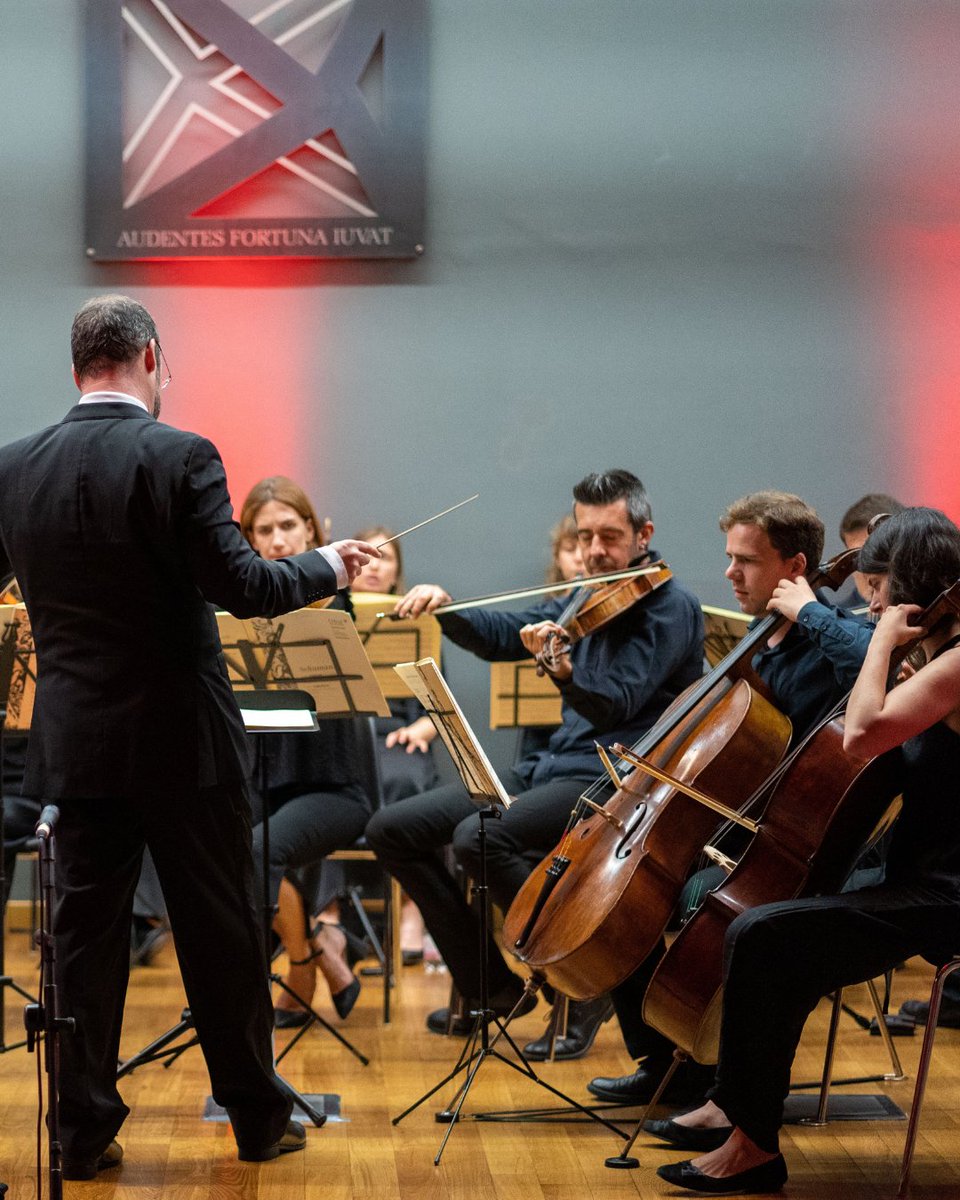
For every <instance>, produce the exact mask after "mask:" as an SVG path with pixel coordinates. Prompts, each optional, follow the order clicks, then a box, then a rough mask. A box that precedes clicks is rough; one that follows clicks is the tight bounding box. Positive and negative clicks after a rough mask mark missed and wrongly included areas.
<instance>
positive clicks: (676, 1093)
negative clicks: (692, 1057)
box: [587, 1059, 715, 1106]
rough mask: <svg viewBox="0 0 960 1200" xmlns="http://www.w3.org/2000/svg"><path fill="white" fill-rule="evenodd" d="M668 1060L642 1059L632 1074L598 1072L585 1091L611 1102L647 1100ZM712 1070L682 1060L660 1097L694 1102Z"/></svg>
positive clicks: (709, 1082)
mask: <svg viewBox="0 0 960 1200" xmlns="http://www.w3.org/2000/svg"><path fill="white" fill-rule="evenodd" d="M670 1062H671V1060H670V1059H667V1060H666V1061H663V1062H652V1063H651V1062H650V1060H649V1059H644V1060H643V1062H642V1063H641V1064H640V1066H639V1067H637V1069H636V1071H634V1073H633V1074H632V1075H621V1076H620V1077H619V1078H617V1079H607V1078H605V1077H604V1076H602V1075H601V1076H598V1077H597V1078H596V1079H591V1080H590V1082H589V1083H588V1084H587V1091H588V1092H590V1093H591V1094H592V1095H594V1096H596V1097H597V1099H598V1100H608V1101H610V1103H612V1104H625V1105H626V1104H649V1103H650V1101H651V1100H652V1099H653V1096H654V1093H655V1092H656V1090H657V1088H658V1087H659V1086H660V1081H661V1080H662V1079H663V1077H664V1075H666V1073H667V1071H668V1070H669V1067H670ZM714 1073H715V1072H714V1068H713V1067H704V1066H701V1065H700V1063H690V1062H685V1063H681V1065H680V1066H679V1067H678V1068H677V1070H676V1071H675V1072H674V1075H673V1078H672V1079H671V1080H670V1083H669V1084H668V1085H667V1089H666V1091H665V1092H664V1093H663V1095H662V1096H661V1097H660V1099H661V1100H662V1101H663V1103H664V1104H675V1105H681V1104H682V1105H686V1106H690V1105H696V1104H698V1103H700V1102H701V1101H702V1100H703V1098H704V1096H705V1095H706V1093H707V1089H708V1088H710V1087H711V1086H712V1085H713V1077H714Z"/></svg>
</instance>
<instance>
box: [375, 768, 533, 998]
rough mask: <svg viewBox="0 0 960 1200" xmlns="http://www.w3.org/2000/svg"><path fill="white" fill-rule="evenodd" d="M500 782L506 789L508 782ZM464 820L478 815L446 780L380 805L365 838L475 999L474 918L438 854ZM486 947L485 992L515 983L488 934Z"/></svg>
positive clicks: (463, 989) (459, 789)
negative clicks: (487, 981) (487, 982)
mask: <svg viewBox="0 0 960 1200" xmlns="http://www.w3.org/2000/svg"><path fill="white" fill-rule="evenodd" d="M504 783H505V784H506V786H507V787H508V788H509V787H510V783H509V782H508V780H504ZM468 820H473V821H476V822H478V823H479V821H480V814H479V812H478V810H477V808H476V806H475V805H474V804H473V803H472V802H471V801H470V799H469V798H468V796H467V794H466V792H465V791H464V789H463V787H462V786H461V785H460V784H452V785H449V786H446V787H440V788H434V789H432V790H431V791H429V792H423V793H422V794H421V795H419V796H410V797H408V798H407V799H406V800H399V801H398V802H397V803H396V804H391V805H390V806H389V807H387V808H382V809H381V810H380V811H379V812H378V813H375V814H374V816H373V817H372V818H371V820H370V823H369V824H368V825H367V832H366V837H367V842H368V843H369V845H370V847H371V849H372V850H373V851H374V852H375V853H376V855H377V858H378V860H379V861H380V863H381V864H382V865H383V866H384V867H385V868H386V870H388V871H389V872H390V874H391V875H392V876H393V877H394V878H395V879H396V880H397V881H398V882H399V883H400V885H401V887H402V888H403V889H404V891H405V892H406V893H407V895H408V896H410V898H411V899H412V900H413V902H414V904H416V906H417V907H418V908H419V909H420V912H421V913H422V914H423V919H424V921H425V922H426V926H427V928H428V929H429V930H430V933H431V936H432V937H433V939H434V941H435V942H436V944H437V948H438V950H439V951H440V954H441V955H442V956H443V960H444V962H445V963H446V964H447V966H448V968H449V969H450V973H451V975H452V976H453V979H454V982H455V983H456V985H457V987H458V988H459V989H460V991H461V993H462V994H463V995H464V996H467V997H469V998H471V999H476V998H477V996H478V995H479V992H480V963H479V960H478V944H479V940H480V922H479V920H478V918H477V915H476V913H475V912H474V911H473V910H472V909H471V908H470V906H469V905H468V904H467V902H466V900H465V899H464V897H463V893H462V892H461V890H460V888H459V887H458V885H457V882H456V880H455V879H454V878H453V876H452V875H451V874H450V872H449V871H448V870H447V868H446V866H445V865H444V863H443V860H442V857H441V850H442V848H443V847H444V846H446V845H448V844H449V842H450V840H451V839H452V837H453V833H454V830H455V829H456V828H457V826H458V825H459V824H460V823H461V822H462V821H468ZM492 824H494V822H492V821H488V822H487V825H488V827H489V826H490V825H492ZM487 949H488V956H489V962H490V992H491V995H496V993H497V992H499V991H502V990H504V989H509V988H512V987H515V986H516V976H515V975H514V974H513V973H512V972H511V971H510V970H509V968H508V967H507V965H506V963H505V962H504V961H503V959H502V957H501V955H500V951H499V950H498V948H497V946H496V943H495V942H494V940H493V938H492V937H491V938H490V940H489V943H488V947H487Z"/></svg>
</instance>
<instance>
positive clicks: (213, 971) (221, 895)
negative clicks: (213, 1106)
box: [145, 785, 291, 1147]
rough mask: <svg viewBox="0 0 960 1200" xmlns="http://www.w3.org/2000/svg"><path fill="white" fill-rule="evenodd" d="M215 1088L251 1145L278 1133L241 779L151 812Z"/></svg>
mask: <svg viewBox="0 0 960 1200" xmlns="http://www.w3.org/2000/svg"><path fill="white" fill-rule="evenodd" d="M145 823H146V824H147V837H148V844H149V846H150V850H151V852H152V854H153V858H154V861H155V863H156V866H157V873H158V875H159V877H160V882H161V884H162V886H163V894H164V896H165V897H166V900H167V907H168V911H169V914H170V925H171V928H172V930H173V937H174V941H175V943H176V947H177V956H178V958H179V960H180V967H181V972H182V975H183V982H184V987H185V988H186V992H187V1000H188V1003H189V1005H190V1011H191V1013H192V1014H193V1020H194V1024H195V1025H196V1029H197V1033H198V1035H199V1037H200V1045H201V1048H202V1050H203V1054H204V1058H205V1059H206V1062H207V1067H208V1069H209V1071H210V1082H211V1085H212V1089H213V1097H214V1099H215V1100H216V1101H217V1103H218V1104H220V1105H222V1106H223V1107H224V1108H225V1109H226V1110H227V1112H228V1113H229V1115H230V1119H231V1122H232V1124H233V1131H234V1135H235V1136H236V1139H237V1141H238V1142H239V1143H241V1144H243V1145H244V1146H245V1147H264V1146H268V1145H270V1144H271V1143H272V1142H274V1141H276V1140H277V1139H278V1138H279V1137H280V1135H281V1133H282V1132H283V1130H284V1128H285V1127H286V1122H287V1120H288V1118H289V1116H290V1111H291V1106H290V1101H289V1100H288V1099H287V1097H286V1095H285V1094H284V1093H283V1092H282V1091H281V1090H280V1087H279V1084H278V1082H277V1079H276V1074H275V1072H274V1069H273V1050H272V1044H271V1035H272V1029H273V1007H272V1004H271V1000H270V989H269V985H268V983H267V970H266V957H265V953H264V947H263V936H262V922H261V919H260V907H259V903H260V902H259V898H258V897H256V896H255V894H254V888H253V860H252V858H251V853H250V842H251V837H250V820H249V808H248V804H247V799H246V796H245V794H244V791H243V789H242V787H241V786H239V785H238V786H236V787H234V788H227V787H220V788H210V789H208V790H206V791H204V792H201V793H200V794H199V796H194V797H193V798H192V799H189V800H188V801H187V802H186V804H184V802H182V801H176V802H171V803H169V804H168V805H166V806H165V807H164V808H163V809H162V810H161V811H160V812H158V813H157V814H155V815H154V814H152V813H151V815H150V817H148V818H147V819H146V822H145Z"/></svg>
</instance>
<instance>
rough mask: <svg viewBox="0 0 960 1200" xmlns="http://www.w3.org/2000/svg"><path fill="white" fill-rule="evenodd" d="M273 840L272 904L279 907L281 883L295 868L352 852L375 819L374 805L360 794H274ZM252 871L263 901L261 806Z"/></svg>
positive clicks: (345, 791) (347, 791)
mask: <svg viewBox="0 0 960 1200" xmlns="http://www.w3.org/2000/svg"><path fill="white" fill-rule="evenodd" d="M268 799H269V804H270V834H269V841H270V845H269V863H268V872H269V893H268V894H269V899H270V903H271V904H276V902H277V896H278V894H279V891H280V880H281V879H282V878H283V876H284V875H285V874H286V873H287V872H288V871H292V870H293V869H294V868H296V867H304V866H308V865H309V864H310V863H316V862H319V861H320V860H321V859H323V858H326V856H327V855H328V854H332V853H333V851H334V850H348V849H349V848H350V847H351V846H352V845H353V844H354V842H356V840H357V839H358V838H359V837H361V836H362V835H363V831H364V829H365V827H366V824H367V821H368V820H369V819H370V802H369V800H368V799H367V797H366V796H365V795H364V794H363V793H362V792H361V791H359V789H358V790H353V789H349V788H345V789H343V790H342V791H333V790H331V791H326V792H303V793H297V792H294V793H293V794H291V792H290V790H286V791H271V792H270V794H269V797H268ZM254 820H255V821H256V822H257V823H256V824H255V825H254V827H253V870H254V878H255V880H256V895H257V898H258V900H259V901H260V902H261V904H262V897H263V823H262V821H261V820H260V806H259V805H256V806H255V809H254Z"/></svg>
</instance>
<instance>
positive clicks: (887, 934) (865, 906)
mask: <svg viewBox="0 0 960 1200" xmlns="http://www.w3.org/2000/svg"><path fill="white" fill-rule="evenodd" d="M958 915H960V909H958V906H956V905H951V904H949V903H948V902H946V901H944V900H941V899H940V898H939V897H934V896H932V895H930V894H929V893H927V894H924V893H922V892H920V891H918V890H917V889H910V888H903V887H900V888H895V887H880V888H869V889H866V890H864V891H860V892H847V893H844V894H843V895H841V896H825V897H815V898H811V899H807V900H793V901H787V902H784V903H779V904H765V905H761V906H760V907H759V908H755V909H750V910H748V911H747V912H745V913H742V914H741V915H740V916H739V917H738V918H737V919H736V920H735V921H734V922H733V924H732V925H731V926H730V929H729V930H728V932H727V937H726V945H725V966H724V980H725V984H724V1001H723V1018H722V1023H721V1034H720V1062H719V1066H718V1068H717V1086H716V1087H715V1088H714V1089H713V1090H712V1091H711V1093H710V1098H711V1099H713V1100H714V1101H715V1103H716V1104H717V1105H719V1107H720V1108H721V1109H722V1110H723V1111H724V1112H725V1113H726V1115H727V1116H728V1117H729V1119H730V1120H731V1122H732V1123H733V1124H734V1125H737V1126H739V1128H740V1129H742V1130H743V1132H744V1133H746V1134H747V1136H748V1137H749V1138H751V1139H752V1140H753V1141H754V1142H755V1143H756V1144H757V1145H758V1146H760V1147H761V1148H762V1149H764V1150H767V1151H769V1152H771V1153H772V1152H774V1151H775V1150H776V1149H777V1145H778V1137H777V1134H778V1130H779V1127H780V1121H781V1117H782V1111H783V1101H784V1098H785V1097H786V1095H787V1092H788V1091H789V1087H790V1068H791V1065H792V1063H793V1057H794V1054H795V1052H796V1047H797V1043H798V1042H799V1040H800V1035H801V1033H802V1031H803V1026H804V1024H805V1022H806V1019H807V1017H808V1015H809V1014H810V1012H811V1011H812V1010H813V1008H814V1007H815V1006H816V1004H817V1002H818V1000H819V999H820V998H821V997H822V996H825V995H828V994H829V993H830V992H833V991H835V990H836V989H837V988H840V987H846V986H847V985H849V984H852V983H862V982H863V981H864V980H867V979H873V978H876V977H877V976H878V975H882V974H883V972H884V971H886V970H888V969H889V968H890V967H891V966H893V965H894V964H895V963H898V962H902V961H903V960H904V959H906V958H909V957H911V956H912V955H914V954H918V953H928V952H932V953H934V954H935V953H936V949H931V948H935V947H937V946H938V945H945V944H947V943H948V942H949V941H950V936H951V934H952V931H953V930H954V929H955V928H956V921H957V918H958Z"/></svg>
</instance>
